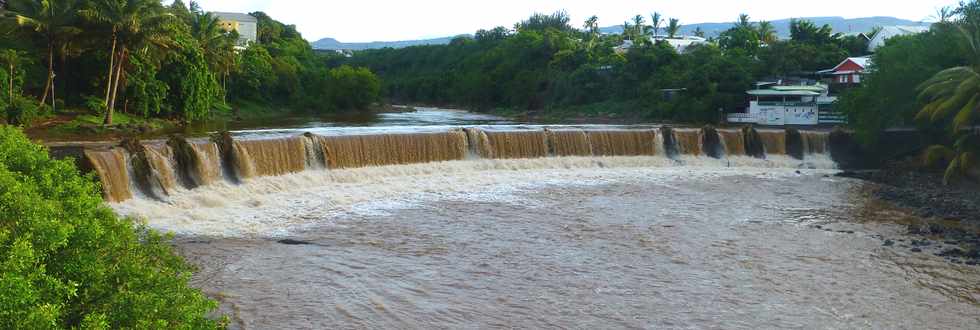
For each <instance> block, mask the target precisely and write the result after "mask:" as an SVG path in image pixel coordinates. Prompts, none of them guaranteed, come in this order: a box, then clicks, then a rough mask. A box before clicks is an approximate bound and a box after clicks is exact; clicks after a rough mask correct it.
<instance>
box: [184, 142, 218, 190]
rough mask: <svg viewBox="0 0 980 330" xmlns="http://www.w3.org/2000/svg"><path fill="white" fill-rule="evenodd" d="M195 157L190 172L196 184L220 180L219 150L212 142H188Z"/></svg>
mask: <svg viewBox="0 0 980 330" xmlns="http://www.w3.org/2000/svg"><path fill="white" fill-rule="evenodd" d="M188 146H189V147H190V149H191V150H190V151H191V152H192V154H193V157H194V159H195V164H194V168H193V169H192V174H193V176H194V180H195V181H196V182H197V185H199V186H203V185H209V184H212V183H215V182H218V181H219V180H221V156H220V155H221V152H220V151H219V150H218V145H217V144H216V143H213V142H191V143H189V144H188Z"/></svg>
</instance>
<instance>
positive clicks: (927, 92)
mask: <svg viewBox="0 0 980 330" xmlns="http://www.w3.org/2000/svg"><path fill="white" fill-rule="evenodd" d="M976 23H977V22H973V24H967V22H962V23H961V24H960V25H959V26H958V27H959V30H960V32H961V34H962V35H963V37H964V38H965V39H966V41H967V44H968V45H969V46H970V50H971V51H972V52H973V56H972V59H973V61H974V63H972V65H968V66H958V67H953V68H949V69H946V70H943V71H940V72H939V73H937V74H936V75H935V76H933V77H932V78H930V79H929V80H926V81H925V82H924V83H922V85H920V86H919V91H920V94H919V97H920V99H921V100H922V101H924V103H926V105H925V106H924V107H923V108H922V110H921V111H919V113H918V115H917V116H916V119H919V120H924V121H929V122H932V123H946V122H949V121H950V118H952V121H951V122H952V125H951V127H949V128H950V132H951V135H952V136H953V137H954V138H955V140H956V142H955V143H954V144H953V147H952V148H949V147H946V146H933V147H930V148H929V150H928V152H927V158H928V159H930V161H932V160H936V159H939V158H944V159H947V160H949V161H950V162H949V166H948V167H947V168H946V175H945V177H944V179H943V180H944V182H945V183H947V184H948V183H949V181H950V180H951V179H953V178H954V177H956V176H959V175H964V174H966V173H967V171H969V170H970V169H972V168H973V167H974V166H976V165H977V163H976V161H977V154H976V152H977V150H978V148H980V141H978V140H980V134H978V132H976V131H974V132H970V131H968V129H969V128H970V127H972V125H973V124H974V123H975V122H976V121H977V119H978V118H977V114H978V113H980V26H978V25H975V24H976Z"/></svg>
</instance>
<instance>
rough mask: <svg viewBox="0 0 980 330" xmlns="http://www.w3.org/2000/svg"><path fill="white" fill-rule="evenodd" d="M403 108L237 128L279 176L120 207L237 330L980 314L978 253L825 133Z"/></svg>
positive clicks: (972, 318)
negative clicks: (959, 255) (389, 113)
mask: <svg viewBox="0 0 980 330" xmlns="http://www.w3.org/2000/svg"><path fill="white" fill-rule="evenodd" d="M432 111H436V112H438V111H439V110H432ZM429 115H432V116H429ZM429 115H427V118H433V117H439V116H444V117H445V116H448V117H451V118H461V117H466V116H470V115H469V114H465V113H451V114H449V113H444V114H429ZM393 116H394V118H399V117H398V116H401V119H392V121H391V122H389V123H388V124H385V125H377V126H375V127H370V126H372V125H367V126H368V127H358V128H341V127H335V126H333V125H312V126H308V127H293V128H287V129H261V130H243V131H237V132H235V133H234V135H235V136H236V137H237V138H241V139H243V140H241V141H236V142H235V143H236V145H235V146H236V147H237V148H238V149H235V150H239V149H240V153H238V154H236V155H237V156H235V157H236V161H238V162H251V163H250V164H252V165H254V166H255V169H253V171H255V172H256V173H258V172H261V171H260V170H262V169H267V170H268V171H269V173H277V174H278V175H265V176H262V175H257V176H254V177H253V176H249V177H242V178H241V179H242V182H241V183H235V182H234V181H235V180H220V179H218V180H217V181H215V182H213V183H210V184H207V185H204V186H200V187H197V188H195V189H183V188H178V189H171V190H170V191H171V192H169V193H168V194H166V196H165V197H163V198H150V197H148V196H141V195H140V193H139V189H136V188H133V189H132V190H133V191H132V192H131V195H132V196H133V197H132V198H129V199H122V198H121V199H120V201H119V202H116V203H113V204H112V206H113V207H114V208H115V209H116V210H117V211H118V212H120V213H122V214H127V215H133V216H137V217H141V218H144V219H145V220H146V221H147V222H148V224H149V225H150V226H152V227H154V228H158V229H161V230H165V231H170V232H174V233H176V234H177V240H176V245H177V247H178V248H179V250H180V252H181V254H183V255H184V256H186V257H188V258H189V260H190V261H191V262H192V263H194V264H196V265H198V266H199V267H200V272H199V273H197V274H196V275H195V276H194V280H193V283H194V285H195V286H197V287H200V288H202V289H203V290H204V291H205V292H206V293H207V294H208V295H209V296H212V297H214V298H216V299H218V300H219V301H220V302H221V312H222V313H224V314H225V315H228V316H229V317H230V319H231V321H232V328H242V329H256V328H259V329H267V328H290V329H322V328H577V329H595V328H657V329H659V328H671V329H674V328H682V329H686V328H697V329H703V328H724V329H728V328H740V329H750V328H766V329H769V328H875V329H927V328H930V329H954V328H962V329H976V328H980V304H978V299H980V268H978V267H976V266H969V265H960V264H953V263H949V262H947V261H946V260H944V259H942V258H941V257H937V256H935V255H933V254H934V253H937V252H940V251H942V248H943V247H942V246H941V245H942V243H939V244H935V245H933V246H931V247H927V248H924V249H925V251H924V253H914V252H910V251H909V250H908V249H907V248H902V245H908V244H909V243H908V242H910V241H911V240H913V239H917V238H916V237H911V236H907V235H906V232H907V228H906V226H904V225H902V224H903V223H907V222H908V221H910V219H911V218H913V216H911V215H909V213H907V212H905V211H903V210H901V209H898V208H895V207H893V206H890V205H887V204H885V203H882V202H880V201H877V200H875V199H874V198H872V197H869V195H868V194H867V193H866V192H865V188H866V185H867V184H866V183H864V182H862V181H858V180H854V179H847V178H838V177H835V176H834V173H836V170H834V165H833V162H832V161H830V159H829V156H828V155H827V154H826V153H825V148H824V147H823V146H820V147H819V148H818V147H815V145H816V144H818V143H816V142H814V141H824V140H823V138H821V137H820V136H818V135H813V136H810V137H807V136H808V135H807V134H811V133H804V134H803V135H802V136H803V137H805V139H804V144H808V145H814V146H812V147H808V149H807V150H808V152H807V153H806V156H805V157H803V159H802V160H800V159H794V158H793V157H790V156H789V155H788V154H789V152H787V151H786V150H787V149H792V148H791V147H789V145H790V144H791V143H790V142H787V141H788V140H791V139H790V134H789V133H785V135H782V134H783V133H778V132H771V131H770V132H760V133H759V135H760V136H762V137H763V139H764V142H765V143H766V144H767V145H772V147H770V148H768V149H767V150H769V152H768V153H767V154H766V156H765V157H764V158H754V157H749V156H746V155H745V153H746V151H745V148H746V147H745V146H744V145H738V146H735V145H733V144H736V142H737V143H741V142H740V141H743V140H745V139H746V138H745V137H743V136H741V135H738V134H737V133H739V132H733V131H725V132H720V133H716V134H718V135H717V136H718V137H719V139H721V140H722V147H721V148H722V149H723V151H724V152H723V153H724V155H722V156H721V157H718V158H712V157H707V156H705V153H706V152H707V151H706V150H710V149H712V146H711V145H710V144H709V143H707V142H705V141H709V140H710V139H706V138H705V137H704V136H706V134H708V133H706V131H701V132H698V131H681V130H675V131H668V130H665V129H652V128H646V127H633V128H628V127H612V128H611V127H606V126H595V127H592V126H589V127H584V128H583V127H561V128H555V127H545V128H544V130H543V131H539V130H538V129H539V127H536V126H533V125H532V126H528V125H514V124H513V123H508V122H505V121H503V120H498V119H494V118H482V117H480V118H479V119H472V118H471V119H472V120H476V121H478V122H469V121H468V120H471V119H465V118H464V119H459V120H458V121H454V122H448V121H441V119H437V120H433V121H430V122H428V123H418V122H413V119H412V117H411V116H412V115H411V114H397V115H393ZM474 116H476V115H474ZM393 122H400V123H401V124H398V125H393V124H391V123H393ZM470 125H475V126H478V127H483V128H482V130H481V131H478V132H476V133H479V134H474V132H475V131H472V130H469V131H466V132H465V134H464V133H463V132H456V133H453V132H455V131H453V132H450V133H448V134H450V135H445V134H443V133H434V132H438V131H439V130H442V129H449V128H445V127H455V126H470ZM444 126H445V127H444ZM406 130H407V131H408V132H412V133H411V134H412V135H398V134H393V133H391V132H404V131H406ZM515 130H516V131H515ZM305 132H310V133H314V134H317V135H316V136H323V138H321V139H320V140H317V139H311V140H303V141H306V142H305V143H307V149H306V150H307V151H306V152H305V155H306V156H305V157H306V158H305V159H306V164H307V165H306V166H304V165H303V163H302V162H300V163H299V167H298V170H295V171H288V170H283V169H289V168H290V167H289V166H287V165H289V164H291V162H293V163H295V162H296V161H295V160H294V158H295V157H293V156H290V155H283V153H285V152H279V151H277V150H283V149H281V148H284V147H281V146H289V145H292V144H290V143H292V142H288V143H287V142H283V141H294V140H296V139H297V138H295V137H294V136H296V135H297V134H301V133H305ZM382 132H386V133H383V134H382ZM668 133H670V134H668ZM777 133H778V134H777ZM378 134H382V135H378ZM399 134H401V133H399ZM454 134H455V135H454ZM692 134H693V135H692ZM698 134H700V138H699V135H698ZM467 135H468V136H467ZM667 135H669V138H667V137H666V136H667ZM348 136H355V138H349V137H348ZM372 136H378V138H372ZM474 136H475V137H480V138H478V139H477V138H475V137H474ZM481 136H482V137H481ZM539 136H540V137H539ZM578 137H582V139H577V138H578ZM731 137H734V138H731ZM393 138H398V139H413V141H415V140H417V141H415V142H413V143H411V144H404V145H401V144H399V145H397V146H392V145H390V143H401V142H397V141H401V140H392V139H393ZM457 138H458V139H459V140H455V139H457ZM248 139H272V141H279V142H276V144H269V143H263V144H259V143H252V142H249V143H246V142H248V141H249V140H248ZM433 139H434V140H433ZM474 139H476V140H474ZM537 139H544V140H542V141H541V142H539V141H538V140H537ZM726 139H727V140H729V141H732V142H729V143H724V141H725V140H726ZM338 141H342V142H344V143H355V142H356V143H359V144H357V145H358V146H360V147H358V148H354V149H340V147H342V146H347V144H338V143H340V142H338ZM351 141H353V142H351ZM372 141H373V142H372ZM432 141H436V142H432ZM454 141H463V142H461V143H462V144H460V145H456V144H454V143H456V142H454ZM474 141H479V142H474ZM576 141H578V142H576ZM582 141H584V142H582ZM664 141H674V143H676V145H675V146H673V147H672V148H673V149H675V150H676V152H677V154H676V155H672V154H671V153H670V152H666V153H665V151H664V150H671V147H669V146H668V145H669V143H667V142H664ZM685 141H689V142H690V141H693V142H691V143H693V144H692V145H688V142H685ZM698 141H700V142H698ZM746 141H747V140H746ZM654 142H656V143H660V144H659V145H658V144H656V143H654ZM296 143H299V146H300V147H297V148H299V150H298V151H297V153H299V154H302V153H303V151H302V149H303V147H302V145H303V144H302V143H304V142H296ZM310 143H313V144H314V145H315V144H316V143H324V144H325V145H327V146H325V147H323V148H324V150H326V152H325V155H321V156H316V155H314V154H313V153H310V151H309V150H310V149H309V146H310V145H311V144H310ZM378 143H380V144H378ZM432 143H436V144H432ZM444 143H449V144H452V146H449V147H445V148H448V149H445V150H444V149H440V148H442V147H439V146H441V145H442V144H444ZM537 143H543V144H542V145H543V147H542V148H544V151H538V150H539V149H536V148H538V145H537ZM576 143H585V144H584V145H576ZM269 145H272V146H274V147H269ZM404 148H415V149H412V150H410V151H411V152H408V153H403V152H402V150H401V149H404ZM457 148H461V149H460V150H457ZM467 148H469V150H471V151H470V152H469V153H467V152H465V150H467ZM474 148H475V149H474ZM375 149H377V150H376V151H375ZM661 149H664V150H661ZM338 150H345V151H344V152H348V153H349V152H355V153H358V157H353V156H350V155H346V156H345V155H339V154H338V153H339V152H340V151H338ZM473 150H475V151H473ZM563 150H564V151H563ZM576 150H579V151H578V152H580V153H585V154H589V155H577V154H576ZM583 150H584V151H583ZM566 151H567V152H568V155H566V156H556V154H559V155H565V154H564V152H566ZM417 152H424V153H429V154H432V155H433V156H432V157H429V158H418V157H415V155H414V154H413V153H417ZM361 153H364V154H361ZM367 154H370V155H367ZM627 154H628V155H627ZM379 155H380V156H379ZM522 155H524V156H522ZM528 155H532V156H528ZM533 155H539V156H533ZM245 156H248V157H251V158H246V157H245ZM369 156H370V157H369ZM382 156H384V157H388V158H384V157H382ZM505 156H506V157H505ZM511 156H513V157H511ZM316 157H326V158H329V159H326V160H323V161H324V162H326V164H327V165H328V166H327V167H328V169H323V168H320V167H311V165H309V164H310V162H309V160H310V159H311V158H312V159H316ZM338 157H340V158H343V159H348V158H350V159H348V160H349V162H347V163H343V164H355V165H357V164H362V165H363V164H390V165H385V166H351V167H346V166H339V165H337V164H339V163H336V161H335V160H332V159H336V158H338ZM344 157H347V158H344ZM378 157H382V158H378ZM406 157H407V158H406ZM406 159H411V160H418V159H423V160H426V162H424V163H412V162H406V161H405V160H406ZM439 159H445V160H447V161H442V160H439ZM433 160H435V161H433ZM123 167H125V166H123ZM294 167H295V166H294ZM124 172H125V171H124ZM283 173H285V174H283ZM227 175H228V174H226V176H227ZM131 185H132V184H131ZM147 191H150V190H147ZM886 240H890V241H894V242H898V243H897V244H896V245H895V246H889V244H885V243H884V242H885V241H886Z"/></svg>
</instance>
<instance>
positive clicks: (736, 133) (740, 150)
mask: <svg viewBox="0 0 980 330" xmlns="http://www.w3.org/2000/svg"><path fill="white" fill-rule="evenodd" d="M718 135H720V136H721V143H722V145H723V146H724V148H725V154H726V155H728V156H745V155H746V153H745V134H742V131H741V130H724V129H720V130H718Z"/></svg>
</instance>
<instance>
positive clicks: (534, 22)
mask: <svg viewBox="0 0 980 330" xmlns="http://www.w3.org/2000/svg"><path fill="white" fill-rule="evenodd" d="M571 21H572V19H571V17H569V16H568V13H567V12H565V11H557V12H554V13H552V14H551V15H545V14H540V13H535V14H534V15H531V17H529V18H528V19H526V20H523V21H521V22H518V23H517V24H515V25H514V30H517V31H519V32H526V31H539V32H540V31H544V30H547V29H554V30H558V31H570V30H573V29H574V28H573V27H572V25H571V24H569V23H571Z"/></svg>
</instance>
